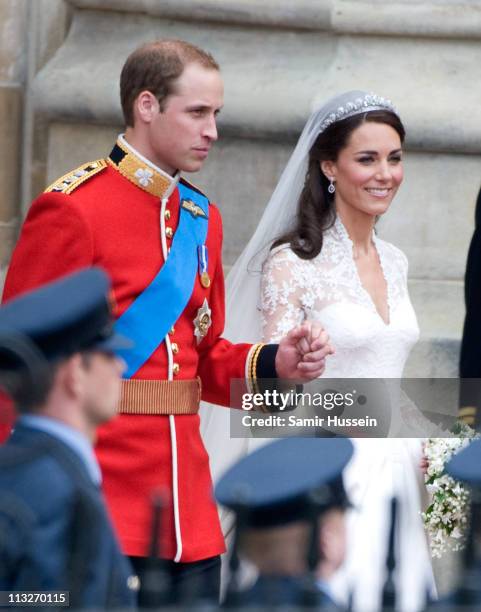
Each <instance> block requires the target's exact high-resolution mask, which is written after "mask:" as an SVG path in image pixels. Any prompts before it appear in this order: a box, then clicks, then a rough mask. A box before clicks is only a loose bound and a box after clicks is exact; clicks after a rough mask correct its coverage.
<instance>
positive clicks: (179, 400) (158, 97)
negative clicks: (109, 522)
mask: <svg viewBox="0 0 481 612" xmlns="http://www.w3.org/2000/svg"><path fill="white" fill-rule="evenodd" d="M121 102H122V108H123V112H124V116H125V122H126V125H127V129H126V132H125V134H124V135H121V136H119V138H118V140H117V142H116V144H115V146H114V148H113V150H112V152H111V153H110V155H109V157H108V158H107V159H100V160H96V161H93V162H90V163H87V164H84V165H82V166H81V167H80V168H78V169H77V170H75V171H72V172H70V173H68V174H67V175H65V176H63V177H62V178H60V179H58V180H57V181H55V183H53V184H52V185H51V186H50V187H49V188H48V189H47V190H46V192H45V193H43V194H42V195H41V196H40V197H39V198H37V200H35V202H34V203H33V204H32V207H31V209H30V212H29V214H28V217H27V219H26V221H25V224H24V226H23V229H22V232H21V235H20V238H19V241H18V243H17V246H16V248H15V251H14V253H13V256H12V260H11V264H10V268H9V272H8V275H7V279H6V284H5V291H4V299H9V298H10V297H12V296H14V295H16V294H18V293H20V292H22V291H24V290H26V289H29V288H32V287H35V286H37V285H39V284H41V283H43V282H46V281H49V280H51V279H53V278H56V277H58V276H61V275H63V274H65V273H67V272H70V271H72V270H74V269H77V268H81V267H83V266H87V265H92V264H95V265H97V266H102V267H103V268H104V269H105V270H107V271H108V272H109V274H110V275H111V277H112V283H113V298H114V301H115V305H116V315H117V317H118V320H117V327H118V328H119V330H120V331H122V330H123V331H125V332H128V334H129V336H130V337H133V338H134V339H135V342H136V344H135V348H134V350H133V351H131V352H128V353H125V354H124V355H123V357H124V358H125V360H126V362H127V366H128V367H127V375H128V378H127V379H126V380H124V381H123V392H122V400H121V405H120V408H119V412H120V413H121V414H120V416H119V418H118V419H116V420H115V421H113V422H112V423H109V424H108V425H106V426H105V427H103V428H102V429H101V430H100V433H99V437H98V442H97V454H98V458H99V461H100V465H101V468H102V474H103V488H104V491H105V494H106V497H107V501H108V505H109V509H110V512H111V514H112V518H113V520H114V523H115V526H116V529H117V532H118V534H119V537H120V540H121V543H122V546H123V550H124V552H125V553H126V554H127V555H129V556H131V557H134V561H135V558H136V557H138V558H141V557H144V556H145V555H146V554H147V547H148V534H149V528H150V522H151V516H150V499H151V495H152V493H153V492H156V491H164V492H166V491H167V492H168V495H167V499H166V502H167V507H166V511H165V512H164V513H163V516H162V535H161V541H160V543H159V548H160V552H161V555H162V556H163V557H165V558H166V559H169V560H171V561H172V563H171V570H172V572H173V574H175V575H178V574H179V572H180V573H181V574H182V572H183V571H184V570H185V572H186V573H188V572H189V571H190V570H192V568H193V567H195V568H197V569H200V570H208V571H211V570H209V568H211V569H212V568H214V570H213V571H214V573H215V575H216V579H215V581H214V582H215V583H216V586H215V587H214V590H215V589H216V588H217V580H218V556H219V555H220V553H222V552H223V551H224V542H223V537H222V533H221V530H220V526H219V521H218V517H217V510H216V506H215V504H214V502H213V500H212V496H211V479H210V473H209V462H208V456H207V453H206V451H205V449H204V446H203V444H202V441H201V437H200V434H199V417H198V415H197V410H198V406H199V400H200V397H201V396H202V398H203V399H205V400H208V401H211V402H215V403H217V404H224V405H227V406H228V405H229V387H230V380H231V379H233V378H237V379H239V378H245V379H246V380H247V384H248V385H250V386H251V387H252V386H255V380H256V378H258V377H259V378H260V377H263V378H272V377H275V376H276V375H277V376H279V377H282V378H292V379H301V380H307V379H311V378H314V377H317V376H319V375H320V373H321V372H322V371H323V368H324V358H325V356H326V354H328V352H329V351H330V347H329V345H328V339H327V336H326V334H325V332H323V331H321V330H320V329H319V328H314V327H312V328H311V327H310V326H309V325H306V326H303V327H301V328H298V329H296V330H293V331H292V332H291V333H290V334H289V335H288V336H287V337H286V338H285V339H284V340H282V341H281V343H280V344H279V346H274V345H261V344H258V345H254V346H252V345H249V344H236V345H233V344H231V343H229V342H228V341H226V340H224V339H222V338H221V337H220V335H221V333H222V331H223V327H224V282H223V270H222V261H221V243H222V225H221V218H220V214H219V212H218V210H217V208H216V207H215V206H214V205H212V204H210V203H209V202H208V200H207V198H206V197H205V196H204V195H203V194H202V193H201V192H200V191H199V190H198V189H196V188H195V187H194V186H192V185H190V184H189V183H187V181H185V180H184V179H183V178H181V177H180V171H187V172H195V171H197V170H199V169H200V168H201V167H202V165H203V163H204V161H205V160H206V158H207V156H208V152H209V149H210V147H211V146H212V144H213V143H214V141H215V140H216V139H217V130H216V115H217V113H218V112H219V110H220V108H221V106H222V104H223V85H222V80H221V77H220V74H219V67H218V65H217V64H216V62H215V60H214V59H213V58H212V57H211V56H210V55H209V54H208V53H206V52H204V51H202V50H201V49H198V48H197V47H194V46H193V45H190V44H188V43H184V42H182V41H159V42H156V43H151V44H148V45H144V46H143V47H141V48H139V49H137V50H136V51H135V52H134V53H132V54H131V56H130V57H129V58H128V59H127V62H126V64H125V65H124V68H123V70H122V75H121ZM301 348H302V351H301ZM201 383H202V385H201ZM174 564H175V565H174ZM179 568H180V569H179ZM205 583H206V584H208V583H209V580H208V579H206V581H205Z"/></svg>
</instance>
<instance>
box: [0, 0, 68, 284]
mask: <svg viewBox="0 0 481 612" xmlns="http://www.w3.org/2000/svg"><path fill="white" fill-rule="evenodd" d="M69 10H70V9H69V7H68V6H67V5H66V4H65V3H64V2H63V0H35V2H32V1H31V0H2V2H0V194H1V198H0V289H1V287H2V284H3V278H4V274H5V271H6V266H7V263H8V259H9V256H10V252H11V249H12V248H13V244H14V242H15V239H16V234H17V229H18V226H19V221H20V220H21V217H22V211H23V210H24V209H25V208H26V206H27V205H28V203H29V202H30V199H31V194H32V193H37V192H38V191H39V190H41V189H42V186H43V184H44V181H45V162H46V156H47V149H48V146H47V130H46V125H45V124H44V122H43V121H42V118H41V116H39V117H37V119H36V120H34V119H35V118H34V115H33V99H32V94H31V84H32V81H33V79H34V77H35V75H36V73H37V71H38V70H39V69H40V68H41V67H42V66H43V65H44V64H45V63H46V62H47V61H48V60H49V59H50V58H51V56H52V55H53V54H54V53H55V51H56V49H57V48H58V47H59V46H60V45H61V43H62V42H63V40H64V39H65V33H66V30H67V24H68V13H69ZM22 204H23V206H22Z"/></svg>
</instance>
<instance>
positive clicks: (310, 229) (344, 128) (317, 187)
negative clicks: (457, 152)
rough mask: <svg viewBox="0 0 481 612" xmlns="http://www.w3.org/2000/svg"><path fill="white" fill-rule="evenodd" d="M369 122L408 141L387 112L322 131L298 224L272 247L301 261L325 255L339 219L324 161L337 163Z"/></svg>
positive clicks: (310, 164)
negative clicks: (325, 244) (325, 245)
mask: <svg viewBox="0 0 481 612" xmlns="http://www.w3.org/2000/svg"><path fill="white" fill-rule="evenodd" d="M365 122H373V123H384V124H386V125H389V126H391V127H392V128H393V129H394V130H396V132H397V133H398V134H399V138H400V139H401V143H403V142H404V137H405V130H404V126H403V124H402V123H401V120H400V119H399V117H398V116H397V115H395V114H394V113H391V112H389V111H384V110H375V111H368V112H366V113H360V114H359V115H354V116H352V117H348V118H347V119H342V120H341V121H336V122H335V123H333V124H331V125H330V126H329V127H328V128H326V129H325V130H324V131H323V132H321V134H319V136H318V137H317V139H316V141H315V142H314V144H313V145H312V147H311V150H310V151H309V161H308V167H307V172H306V178H305V181H304V187H303V189H302V192H301V195H300V196H299V203H298V207H297V215H296V225H295V227H294V228H293V229H292V230H290V231H289V232H286V233H285V234H283V235H282V236H280V237H279V238H277V239H276V240H275V242H274V243H273V245H272V248H274V247H276V246H279V245H281V244H286V243H287V244H289V246H290V247H291V249H292V250H293V251H294V253H295V254H296V255H297V256H298V257H300V258H301V259H313V258H314V257H316V256H317V255H318V254H319V253H320V252H321V249H322V241H323V233H324V232H325V230H327V229H328V228H329V227H331V226H332V225H333V223H334V221H335V217H336V214H335V209H334V196H333V195H332V194H330V193H329V192H328V190H327V188H328V186H329V181H328V180H327V178H326V176H325V175H324V173H323V172H321V167H320V166H321V162H322V161H334V162H335V161H337V158H338V155H339V153H340V152H341V151H342V150H343V149H344V148H345V147H346V146H347V144H348V142H349V138H350V136H351V134H352V132H353V131H354V130H355V129H356V128H358V127H359V126H360V125H362V124H363V123H365Z"/></svg>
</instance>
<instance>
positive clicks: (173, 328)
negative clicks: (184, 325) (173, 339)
mask: <svg viewBox="0 0 481 612" xmlns="http://www.w3.org/2000/svg"><path fill="white" fill-rule="evenodd" d="M169 334H170V335H171V336H172V335H173V334H175V327H174V326H173V325H172V327H171V328H170V329H169Z"/></svg>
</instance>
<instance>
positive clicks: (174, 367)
mask: <svg viewBox="0 0 481 612" xmlns="http://www.w3.org/2000/svg"><path fill="white" fill-rule="evenodd" d="M179 371H180V365H179V364H178V363H174V365H173V366H172V372H173V373H174V376H177V374H178V373H179Z"/></svg>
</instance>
